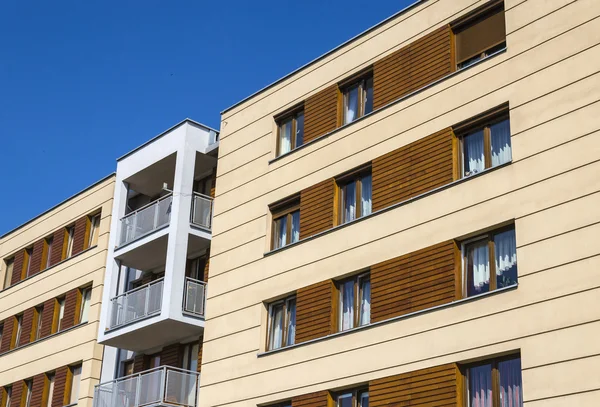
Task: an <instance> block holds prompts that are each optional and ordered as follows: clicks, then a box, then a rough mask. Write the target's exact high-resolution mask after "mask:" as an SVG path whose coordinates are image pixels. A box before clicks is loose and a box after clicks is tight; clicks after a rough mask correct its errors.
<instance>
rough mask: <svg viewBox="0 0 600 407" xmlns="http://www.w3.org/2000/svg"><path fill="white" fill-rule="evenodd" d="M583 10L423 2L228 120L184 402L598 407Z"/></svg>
mask: <svg viewBox="0 0 600 407" xmlns="http://www.w3.org/2000/svg"><path fill="white" fill-rule="evenodd" d="M599 16H600V3H599V2H598V1H595V0H578V1H571V0H548V1H537V0H505V1H488V0H453V1H441V0H439V1H435V0H429V1H419V2H417V3H415V4H414V5H412V6H410V7H409V8H407V9H405V10H403V11H401V12H399V13H398V14H396V15H394V16H392V17H391V18H389V19H387V20H385V21H383V22H382V23H380V24H378V25H377V26H375V27H373V28H371V29H369V30H368V31H366V32H364V33H362V34H361V35H359V36H357V37H355V38H354V39H352V40H350V41H349V42H347V43H345V44H343V45H341V46H340V47H338V48H336V49H334V50H332V51H331V52H329V53H327V54H325V55H323V56H322V57H320V58H318V59H316V60H314V61H312V62H311V63H309V64H307V65H305V66H304V67H302V68H301V69H299V70H297V71H295V72H293V73H291V74H290V75H288V76H286V77H284V78H283V79H281V80H279V81H277V82H275V83H274V84H272V85H270V86H268V87H266V88H265V89H263V90H261V91H259V92H257V93H256V94H254V95H252V96H250V97H249V98H247V99H245V100H243V101H241V102H240V103H238V104H236V105H234V106H232V107H231V108H229V109H227V110H225V111H224V112H223V113H222V125H221V139H220V147H219V148H220V152H219V163H218V171H217V178H216V186H217V194H216V197H215V212H214V218H213V228H212V241H211V252H210V255H211V257H210V290H209V291H208V295H207V303H206V310H207V313H206V322H205V324H206V327H205V331H204V341H203V347H204V348H203V357H202V381H201V386H200V393H201V397H200V402H199V403H200V407H217V406H218V407H224V406H227V407H238V406H257V405H259V406H270V405H279V406H283V405H286V406H288V405H291V406H293V407H309V406H310V407H325V406H334V405H335V406H336V407H367V406H368V405H369V403H370V404H371V405H372V406H376V407H379V406H392V405H393V406H409V405H410V406H442V405H443V406H460V407H462V406H472V407H479V406H486V407H487V406H492V407H497V406H510V407H513V406H522V405H528V406H535V407H538V406H540V407H541V406H567V405H568V406H596V405H598V400H600V357H599V356H598V351H599V346H600V345H599V344H600V342H599V341H598V340H597V338H598V334H599V333H600V321H599V319H600V291H599V289H598V286H599V283H600V257H598V255H599V254H600V239H598V234H599V233H600V227H599V226H598V221H599V220H600V184H599V182H600V178H599V177H598V174H599V173H600V164H599V162H598V161H599V159H600V149H599V146H600V133H599V132H598V129H599V124H600V123H599V118H600V114H599V113H600V109H599V106H600V105H598V101H599V100H600V76H599V75H598V72H599V69H600V53H599V52H598V50H599V48H598V46H599V43H600V19H599V18H598V17H599Z"/></svg>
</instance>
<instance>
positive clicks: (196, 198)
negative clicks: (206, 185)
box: [190, 192, 214, 230]
mask: <svg viewBox="0 0 600 407" xmlns="http://www.w3.org/2000/svg"><path fill="white" fill-rule="evenodd" d="M202 201H205V202H208V204H207V207H205V210H207V212H205V213H197V209H196V205H198V203H199V202H202ZM213 203H214V198H213V197H212V196H208V195H204V194H201V193H199V192H193V193H192V210H191V212H190V222H191V223H193V224H195V225H198V226H200V227H202V228H205V229H208V230H210V229H211V227H212V213H213ZM201 209H202V208H201ZM202 215H207V219H205V221H202V220H201V219H200V218H202V217H203V216H202ZM197 217H198V218H197Z"/></svg>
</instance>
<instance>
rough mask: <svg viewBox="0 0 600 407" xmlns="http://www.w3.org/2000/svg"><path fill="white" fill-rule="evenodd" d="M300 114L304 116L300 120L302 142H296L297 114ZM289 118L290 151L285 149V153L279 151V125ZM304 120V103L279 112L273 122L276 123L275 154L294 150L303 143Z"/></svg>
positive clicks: (278, 155)
mask: <svg viewBox="0 0 600 407" xmlns="http://www.w3.org/2000/svg"><path fill="white" fill-rule="evenodd" d="M300 114H302V116H304V119H303V120H302V134H303V137H302V144H298V140H297V139H296V137H297V134H296V133H297V132H298V116H299V115H300ZM289 119H291V120H292V129H291V134H290V136H291V138H290V145H291V147H290V151H286V152H285V153H282V152H281V134H282V133H281V126H282V124H283V123H284V122H287V121H288V120H289ZM305 120H306V115H305V112H304V103H302V104H301V105H298V106H296V107H293V108H291V109H289V110H287V111H285V112H283V113H281V114H280V115H278V116H276V117H275V123H276V125H277V146H276V149H275V151H276V154H277V155H276V156H277V157H280V156H282V155H285V154H289V153H291V152H292V151H294V150H295V149H297V148H298V147H300V146H302V145H304V130H305Z"/></svg>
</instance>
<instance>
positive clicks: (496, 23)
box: [455, 4, 506, 63]
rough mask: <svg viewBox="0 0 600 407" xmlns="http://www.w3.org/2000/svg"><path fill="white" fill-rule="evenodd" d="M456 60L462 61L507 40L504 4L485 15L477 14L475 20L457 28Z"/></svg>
mask: <svg viewBox="0 0 600 407" xmlns="http://www.w3.org/2000/svg"><path fill="white" fill-rule="evenodd" d="M455 33H456V40H455V41H456V62H457V63H461V62H464V61H466V60H468V59H470V58H473V57H476V56H477V55H480V54H481V53H482V52H484V51H485V50H487V49H489V48H492V47H494V46H496V45H500V44H502V43H503V42H504V41H506V22H505V18H504V7H503V5H502V4H500V5H499V6H497V7H495V8H494V9H493V10H490V11H486V12H485V14H484V15H481V16H477V17H475V18H474V20H473V22H470V23H467V24H466V25H465V26H464V27H459V28H458V29H456V30H455Z"/></svg>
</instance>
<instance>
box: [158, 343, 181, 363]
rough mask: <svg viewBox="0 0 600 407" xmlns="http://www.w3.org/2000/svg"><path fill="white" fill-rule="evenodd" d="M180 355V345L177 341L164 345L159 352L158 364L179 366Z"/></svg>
mask: <svg viewBox="0 0 600 407" xmlns="http://www.w3.org/2000/svg"><path fill="white" fill-rule="evenodd" d="M181 356H182V355H181V350H180V345H179V344H178V343H175V344H173V345H169V346H165V347H164V348H163V350H162V351H161V352H160V364H161V365H164V366H173V367H181V360H182V357H181Z"/></svg>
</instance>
